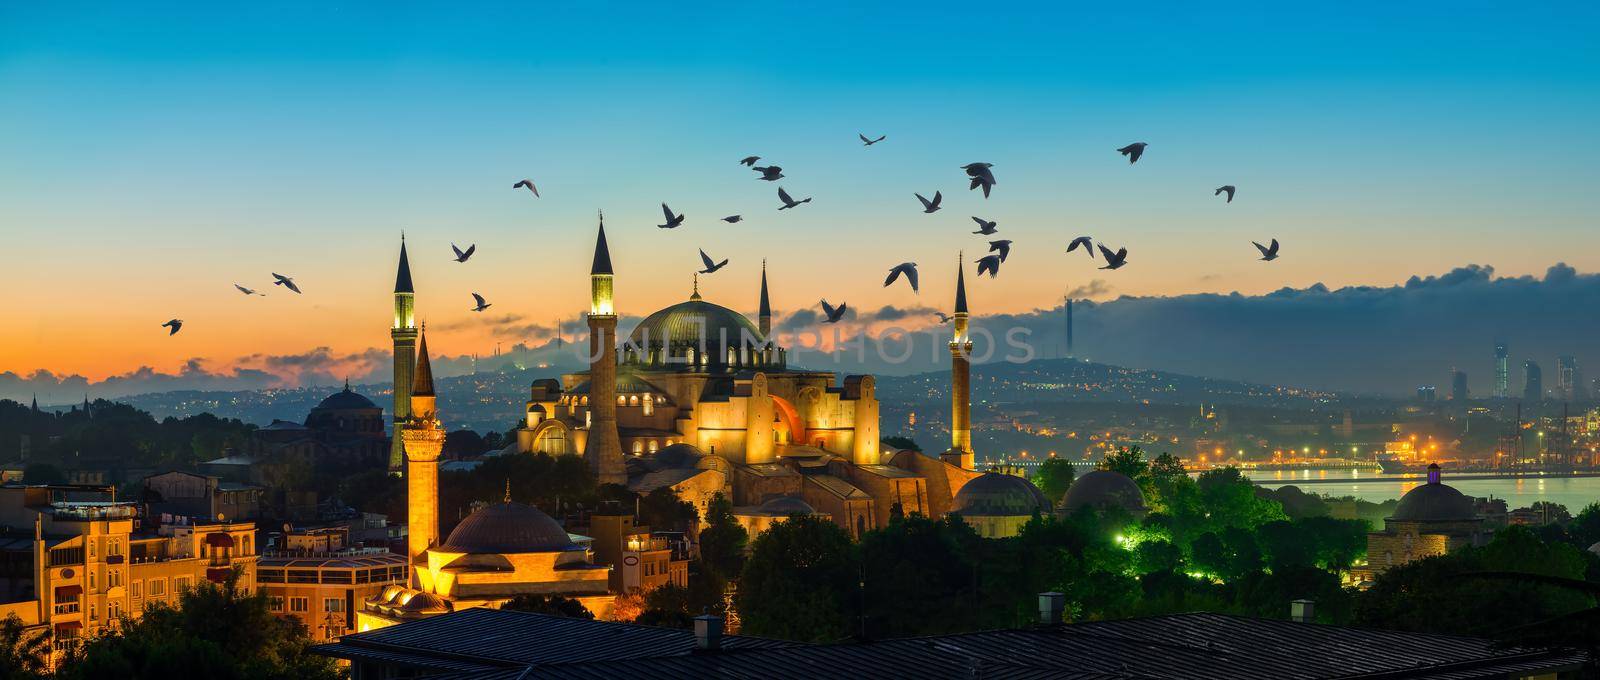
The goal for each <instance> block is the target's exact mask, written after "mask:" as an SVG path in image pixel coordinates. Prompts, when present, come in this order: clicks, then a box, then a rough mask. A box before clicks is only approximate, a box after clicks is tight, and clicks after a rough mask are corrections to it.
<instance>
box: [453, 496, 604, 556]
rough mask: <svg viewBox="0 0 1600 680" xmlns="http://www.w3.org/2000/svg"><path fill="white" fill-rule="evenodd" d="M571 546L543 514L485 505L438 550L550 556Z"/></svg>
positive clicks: (528, 507) (515, 505)
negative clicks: (547, 553)
mask: <svg viewBox="0 0 1600 680" xmlns="http://www.w3.org/2000/svg"><path fill="white" fill-rule="evenodd" d="M571 546H572V539H571V538H569V537H568V536H567V530H566V529H563V528H561V524H560V523H559V522H556V521H555V520H554V519H552V518H551V517H550V516H549V515H546V514H544V512H543V511H541V510H539V509H538V508H535V507H533V506H531V505H523V504H521V503H510V502H507V503H496V504H494V505H485V506H483V507H481V508H478V509H477V510H474V511H472V514H470V515H467V518H466V519H464V520H461V523H460V524H457V525H456V528H455V530H453V531H451V532H450V537H449V538H447V539H445V541H444V544H443V545H441V546H439V550H441V551H444V552H457V553H487V554H514V553H534V552H554V551H558V550H566V549H567V548H569V547H571Z"/></svg>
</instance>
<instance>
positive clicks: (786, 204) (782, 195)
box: [778, 187, 811, 210]
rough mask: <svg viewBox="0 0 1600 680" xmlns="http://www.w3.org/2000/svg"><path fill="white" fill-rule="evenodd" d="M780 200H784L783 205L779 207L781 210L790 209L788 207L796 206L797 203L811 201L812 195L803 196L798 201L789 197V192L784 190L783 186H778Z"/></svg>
mask: <svg viewBox="0 0 1600 680" xmlns="http://www.w3.org/2000/svg"><path fill="white" fill-rule="evenodd" d="M778 200H780V201H783V205H782V206H781V207H779V208H778V209H779V210H788V209H790V208H793V207H795V206H797V205H800V204H801V203H810V202H811V197H810V196H807V197H805V198H802V199H800V200H798V201H796V200H794V199H792V198H789V192H787V191H784V190H783V187H778Z"/></svg>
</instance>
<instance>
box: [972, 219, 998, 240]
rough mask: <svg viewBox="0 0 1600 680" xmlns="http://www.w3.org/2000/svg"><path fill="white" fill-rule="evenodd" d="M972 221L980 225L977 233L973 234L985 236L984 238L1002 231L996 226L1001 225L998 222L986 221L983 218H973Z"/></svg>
mask: <svg viewBox="0 0 1600 680" xmlns="http://www.w3.org/2000/svg"><path fill="white" fill-rule="evenodd" d="M972 221H973V222H977V223H978V230H977V231H975V232H972V233H974V234H983V235H984V236H988V235H990V234H993V233H995V232H998V231H1000V230H999V229H996V228H995V225H998V224H1000V223H999V222H996V221H994V220H985V219H983V218H982V217H973V218H972Z"/></svg>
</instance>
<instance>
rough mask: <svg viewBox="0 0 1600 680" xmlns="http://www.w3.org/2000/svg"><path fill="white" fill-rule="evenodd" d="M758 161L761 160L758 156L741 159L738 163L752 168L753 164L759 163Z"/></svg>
mask: <svg viewBox="0 0 1600 680" xmlns="http://www.w3.org/2000/svg"><path fill="white" fill-rule="evenodd" d="M759 160H761V157H760V156H745V157H744V158H743V159H741V160H740V161H739V163H740V164H742V165H748V166H751V167H754V166H755V164H756V161H759Z"/></svg>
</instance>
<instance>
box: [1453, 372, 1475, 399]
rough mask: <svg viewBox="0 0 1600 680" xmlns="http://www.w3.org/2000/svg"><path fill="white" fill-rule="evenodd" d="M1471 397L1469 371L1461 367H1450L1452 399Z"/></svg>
mask: <svg viewBox="0 0 1600 680" xmlns="http://www.w3.org/2000/svg"><path fill="white" fill-rule="evenodd" d="M1469 397H1470V392H1468V390H1467V372H1466V371H1463V370H1461V369H1459V368H1452V369H1450V401H1466V400H1467V399H1468V398H1469Z"/></svg>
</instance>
